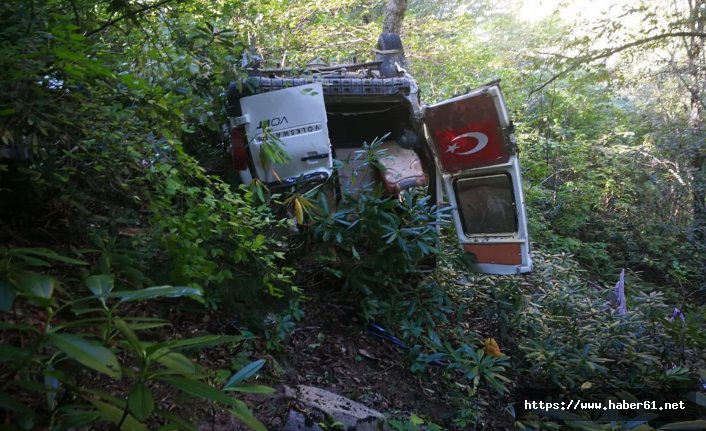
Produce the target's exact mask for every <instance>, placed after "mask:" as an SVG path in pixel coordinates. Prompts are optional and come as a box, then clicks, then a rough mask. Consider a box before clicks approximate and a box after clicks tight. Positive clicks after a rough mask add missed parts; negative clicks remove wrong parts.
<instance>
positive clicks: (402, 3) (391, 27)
mask: <svg viewBox="0 0 706 431" xmlns="http://www.w3.org/2000/svg"><path fill="white" fill-rule="evenodd" d="M406 10H407V0H388V2H387V7H386V8H385V21H384V22H383V24H382V32H383V33H394V34H400V32H401V31H402V21H403V20H404V13H405V11H406Z"/></svg>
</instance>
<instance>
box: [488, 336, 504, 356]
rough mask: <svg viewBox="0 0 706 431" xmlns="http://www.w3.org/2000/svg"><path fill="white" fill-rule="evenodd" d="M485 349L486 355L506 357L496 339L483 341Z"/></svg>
mask: <svg viewBox="0 0 706 431" xmlns="http://www.w3.org/2000/svg"><path fill="white" fill-rule="evenodd" d="M483 348H484V349H483V350H485V354H486V355H489V356H494V357H496V358H498V357H500V356H505V355H504V354H503V352H501V351H500V346H498V342H497V341H495V339H494V338H486V339H485V340H483Z"/></svg>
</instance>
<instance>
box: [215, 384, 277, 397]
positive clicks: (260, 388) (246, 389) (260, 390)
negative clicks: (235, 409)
mask: <svg viewBox="0 0 706 431" xmlns="http://www.w3.org/2000/svg"><path fill="white" fill-rule="evenodd" d="M223 390H224V391H226V392H242V393H246V394H265V395H270V394H273V393H274V392H275V389H274V388H271V387H269V386H265V385H239V386H234V387H230V388H225V389H223Z"/></svg>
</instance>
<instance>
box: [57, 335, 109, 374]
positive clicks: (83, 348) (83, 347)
mask: <svg viewBox="0 0 706 431" xmlns="http://www.w3.org/2000/svg"><path fill="white" fill-rule="evenodd" d="M48 337H49V340H50V341H51V342H52V344H54V346H56V348H58V349H59V350H61V351H62V352H64V353H65V354H66V355H68V356H69V357H70V358H73V359H75V360H77V361H78V362H80V363H81V364H83V365H85V366H87V367H89V368H92V369H94V370H96V371H100V372H101V373H103V374H105V375H107V376H110V377H112V378H114V379H117V378H119V377H120V375H121V373H120V365H119V364H118V360H117V359H116V358H115V355H114V354H113V352H111V351H110V350H108V349H106V348H105V347H103V346H102V345H100V344H98V343H96V342H93V341H89V340H86V339H85V338H82V337H79V336H77V335H70V334H49V336H48Z"/></svg>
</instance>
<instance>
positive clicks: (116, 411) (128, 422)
mask: <svg viewBox="0 0 706 431" xmlns="http://www.w3.org/2000/svg"><path fill="white" fill-rule="evenodd" d="M91 404H93V405H94V406H95V407H96V408H97V409H98V411H100V413H101V417H102V418H103V419H104V420H106V421H108V422H112V423H114V424H115V425H118V424H119V423H120V421H123V423H122V425H121V426H120V431H148V428H147V425H145V424H141V423H140V422H138V421H137V419H135V418H134V417H133V416H132V415H130V414H128V415H127V416H125V420H123V413H124V412H123V409H121V408H119V407H116V406H114V405H112V404H108V403H104V402H102V401H98V400H91Z"/></svg>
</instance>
